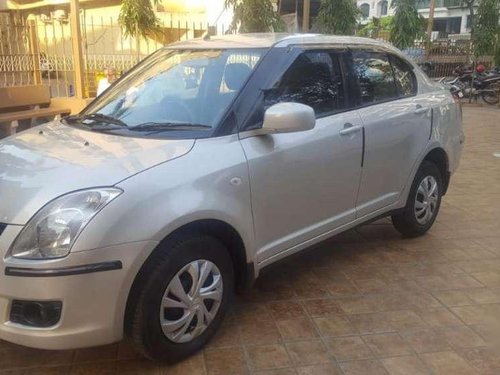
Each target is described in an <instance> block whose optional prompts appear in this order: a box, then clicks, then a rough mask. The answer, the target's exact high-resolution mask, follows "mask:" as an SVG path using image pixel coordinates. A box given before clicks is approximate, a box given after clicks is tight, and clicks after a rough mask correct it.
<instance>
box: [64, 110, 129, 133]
mask: <svg viewBox="0 0 500 375" xmlns="http://www.w3.org/2000/svg"><path fill="white" fill-rule="evenodd" d="M66 121H78V122H80V123H82V124H83V125H86V126H90V127H92V128H94V127H95V126H96V124H98V123H105V124H112V125H117V126H119V127H120V128H128V125H127V124H125V123H124V122H123V121H122V120H120V119H117V118H115V117H113V116H108V115H104V114H102V113H92V114H90V115H83V116H69V117H66ZM104 129H106V130H108V128H104Z"/></svg>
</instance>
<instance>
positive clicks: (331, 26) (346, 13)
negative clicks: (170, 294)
mask: <svg viewBox="0 0 500 375" xmlns="http://www.w3.org/2000/svg"><path fill="white" fill-rule="evenodd" d="M360 14H361V12H360V11H359V9H358V8H357V7H356V2H355V1H352V0H321V4H320V7H319V12H318V17H317V18H316V20H315V22H314V26H313V29H314V30H315V31H318V32H321V33H325V34H337V35H353V34H354V32H355V30H356V25H357V23H358V16H359V15H360Z"/></svg>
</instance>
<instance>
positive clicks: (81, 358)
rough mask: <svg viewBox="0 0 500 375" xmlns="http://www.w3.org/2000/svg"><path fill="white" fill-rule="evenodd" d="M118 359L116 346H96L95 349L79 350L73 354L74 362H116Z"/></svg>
mask: <svg viewBox="0 0 500 375" xmlns="http://www.w3.org/2000/svg"><path fill="white" fill-rule="evenodd" d="M117 357H118V345H116V344H113V345H106V346H98V347H95V348H88V349H79V350H77V351H76V354H75V362H76V363H83V362H95V361H110V360H116V359H117Z"/></svg>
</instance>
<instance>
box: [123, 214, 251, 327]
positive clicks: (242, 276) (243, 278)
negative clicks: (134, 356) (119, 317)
mask: <svg viewBox="0 0 500 375" xmlns="http://www.w3.org/2000/svg"><path fill="white" fill-rule="evenodd" d="M193 234H198V235H199V234H205V235H209V236H212V237H214V238H216V239H217V240H219V241H221V242H222V243H223V244H224V246H225V247H226V248H227V250H228V252H229V254H230V256H231V259H232V262H233V267H234V273H235V276H236V280H235V284H236V289H237V291H242V290H245V289H247V288H249V287H251V286H252V285H253V282H254V281H255V269H254V265H253V263H252V262H247V256H246V248H245V244H244V242H243V239H242V237H241V236H240V234H239V233H238V231H237V230H236V229H235V228H234V227H233V226H232V225H230V224H228V223H226V222H224V221H221V220H216V219H202V220H196V221H193V222H190V223H187V224H184V225H182V226H181V227H179V228H177V229H175V230H174V231H172V232H171V233H169V234H168V235H167V236H166V237H165V238H164V239H163V240H162V241H161V242H160V243H159V244H158V246H156V248H155V249H154V250H153V251H152V252H151V254H150V255H149V256H148V257H147V258H146V260H145V261H144V263H143V264H142V266H141V268H140V269H139V272H137V275H136V276H135V278H134V281H133V283H132V286H131V288H130V291H129V294H128V297H127V302H126V307H125V317H124V318H125V319H124V329H125V333H127V334H128V333H130V328H131V327H130V324H129V323H130V321H131V316H132V314H133V312H134V310H135V306H136V303H137V300H138V297H139V292H140V290H141V283H142V280H144V277H142V275H147V274H148V272H149V271H150V269H151V268H152V267H153V266H154V264H155V255H156V254H158V253H159V252H161V251H164V249H165V247H164V245H165V244H166V243H167V242H170V241H175V240H178V239H180V238H186V236H190V235H193Z"/></svg>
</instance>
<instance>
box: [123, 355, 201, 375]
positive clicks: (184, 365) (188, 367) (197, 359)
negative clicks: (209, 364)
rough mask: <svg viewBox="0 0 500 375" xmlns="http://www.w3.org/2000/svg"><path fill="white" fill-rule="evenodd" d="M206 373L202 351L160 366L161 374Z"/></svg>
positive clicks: (192, 374)
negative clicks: (178, 361)
mask: <svg viewBox="0 0 500 375" xmlns="http://www.w3.org/2000/svg"><path fill="white" fill-rule="evenodd" d="M150 363H151V362H150ZM206 373H207V370H206V367H205V357H204V355H203V353H198V354H195V355H194V356H192V357H190V358H187V359H185V360H184V361H182V362H180V363H177V364H175V365H162V366H160V374H161V375H183V374H189V375H205V374H206ZM119 374H120V372H119V371H118V375H119Z"/></svg>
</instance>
